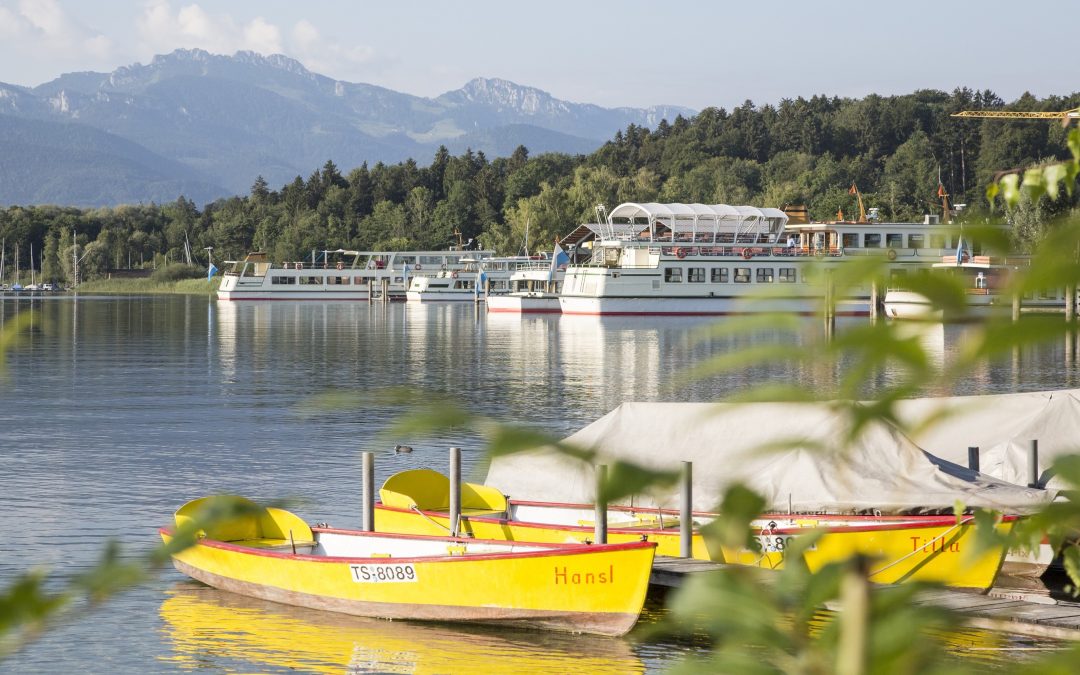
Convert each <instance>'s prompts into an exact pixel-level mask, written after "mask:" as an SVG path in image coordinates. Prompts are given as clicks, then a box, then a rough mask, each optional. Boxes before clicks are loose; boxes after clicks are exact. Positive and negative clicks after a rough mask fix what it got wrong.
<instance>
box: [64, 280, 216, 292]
mask: <svg viewBox="0 0 1080 675" xmlns="http://www.w3.org/2000/svg"><path fill="white" fill-rule="evenodd" d="M220 282H221V277H215V278H214V279H213V280H211V281H207V280H206V279H180V280H179V281H155V280H154V279H96V280H94V281H84V282H83V283H81V284H79V289H78V290H79V293H118V294H124V295H148V294H150V295H156V294H173V295H209V294H211V293H214V292H215V291H217V288H218V284H219V283H220Z"/></svg>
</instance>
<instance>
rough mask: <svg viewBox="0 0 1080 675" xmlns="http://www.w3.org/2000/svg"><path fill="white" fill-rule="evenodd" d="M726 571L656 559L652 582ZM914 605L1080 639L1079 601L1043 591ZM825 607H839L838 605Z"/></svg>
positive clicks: (935, 593)
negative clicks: (939, 608) (1062, 598)
mask: <svg viewBox="0 0 1080 675" xmlns="http://www.w3.org/2000/svg"><path fill="white" fill-rule="evenodd" d="M725 567H729V566H728V565H725V564H723V563H716V562H711V561H708V560H691V559H686V558H670V557H667V556H657V557H656V561H655V562H654V563H653V571H652V577H651V578H650V579H649V583H650V584H652V585H654V586H662V587H666V588H676V587H678V586H681V585H682V583H683V581H684V580H685V579H686V577H687V576H688V575H690V574H697V573H701V572H708V571H712V570H719V569H723V568H725ZM915 602H916V603H918V604H927V605H935V606H938V607H944V608H946V609H951V610H953V611H955V612H958V613H960V614H963V615H965V616H967V617H968V623H969V624H970V625H972V626H974V627H976V628H985V629H987V630H998V631H1005V632H1010V633H1019V634H1023V635H1032V636H1036V637H1049V638H1054V639H1061V640H1077V639H1080V602H1069V601H1065V600H1057V599H1054V598H1051V597H1050V596H1049V595H1047V594H1045V593H1037V592H1031V591H1028V590H1024V589H1014V588H1007V587H1004V588H999V587H996V586H995V587H994V588H991V589H990V592H989V593H986V594H981V593H973V592H970V591H963V590H954V589H947V588H940V589H934V590H929V591H926V592H924V593H921V594H920V595H919V596H918V597H917V599H916V600H915ZM825 608H826V609H828V610H832V611H837V610H839V609H840V607H839V605H837V604H836V603H829V604H827V605H826V607H825Z"/></svg>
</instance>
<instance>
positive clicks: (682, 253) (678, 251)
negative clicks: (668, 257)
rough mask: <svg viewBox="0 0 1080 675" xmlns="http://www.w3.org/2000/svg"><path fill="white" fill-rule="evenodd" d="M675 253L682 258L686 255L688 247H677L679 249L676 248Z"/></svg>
mask: <svg viewBox="0 0 1080 675" xmlns="http://www.w3.org/2000/svg"><path fill="white" fill-rule="evenodd" d="M675 255H677V256H679V259H680V260H681V259H683V258H685V257H686V249H685V248H677V249H675Z"/></svg>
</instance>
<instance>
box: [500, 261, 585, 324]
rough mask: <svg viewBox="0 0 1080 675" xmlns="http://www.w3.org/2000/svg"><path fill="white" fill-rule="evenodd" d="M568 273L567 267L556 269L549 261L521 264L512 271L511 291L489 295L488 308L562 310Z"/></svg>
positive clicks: (520, 311) (528, 311) (519, 311)
mask: <svg viewBox="0 0 1080 675" xmlns="http://www.w3.org/2000/svg"><path fill="white" fill-rule="evenodd" d="M565 275H566V272H565V271H564V270H556V271H554V272H552V270H551V265H550V264H549V263H546V262H538V263H537V264H536V265H534V266H531V267H525V268H519V269H518V270H517V271H516V272H514V273H513V274H511V275H510V292H509V293H506V294H504V295H494V294H493V295H492V296H491V297H490V298H488V299H487V310H488V311H489V312H506V313H509V314H560V313H561V312H562V308H561V307H559V289H560V288H561V287H562V282H563V278H564V276H565Z"/></svg>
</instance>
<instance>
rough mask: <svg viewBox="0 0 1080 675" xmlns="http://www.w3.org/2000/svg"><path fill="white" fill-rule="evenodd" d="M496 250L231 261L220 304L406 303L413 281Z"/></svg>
mask: <svg viewBox="0 0 1080 675" xmlns="http://www.w3.org/2000/svg"><path fill="white" fill-rule="evenodd" d="M491 257H493V253H492V252H491V251H462V250H451V251H346V250H341V249H339V250H336V251H323V252H322V253H321V255H313V256H312V260H311V261H309V262H305V261H295V262H283V263H276V264H275V263H272V262H270V259H269V257H268V256H267V255H266V254H265V253H249V254H248V255H247V257H245V258H244V259H243V260H239V261H231V260H230V261H226V264H228V265H231V267H230V268H229V269H228V270H227V271H226V272H225V274H224V275H223V278H222V280H221V286H220V287H219V288H218V299H219V300H323V301H326V300H347V301H368V300H371V299H373V298H381V297H382V293H383V290H384V288H385V289H386V293H387V297H388V299H390V300H403V299H404V298H405V289H406V288H407V285H408V283H409V281H410V280H411V279H413V278H416V277H427V276H437V275H440V274H450V273H453V272H455V271H458V270H461V271H464V270H466V269H469V268H470V266H471V265H475V264H476V262H477V261H481V260H485V259H488V258H491Z"/></svg>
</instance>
